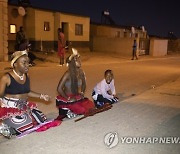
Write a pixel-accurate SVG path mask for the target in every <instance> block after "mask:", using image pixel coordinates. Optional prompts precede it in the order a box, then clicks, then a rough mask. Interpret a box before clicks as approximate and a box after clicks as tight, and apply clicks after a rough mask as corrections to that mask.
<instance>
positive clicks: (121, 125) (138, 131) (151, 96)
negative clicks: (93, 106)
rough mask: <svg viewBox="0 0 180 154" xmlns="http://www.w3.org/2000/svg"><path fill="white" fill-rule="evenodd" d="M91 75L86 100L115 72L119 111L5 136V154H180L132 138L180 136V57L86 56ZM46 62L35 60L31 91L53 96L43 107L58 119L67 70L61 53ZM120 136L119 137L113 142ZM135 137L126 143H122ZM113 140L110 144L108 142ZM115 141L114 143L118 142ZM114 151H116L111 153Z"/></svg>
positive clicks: (0, 145) (1, 149)
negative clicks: (60, 90)
mask: <svg viewBox="0 0 180 154" xmlns="http://www.w3.org/2000/svg"><path fill="white" fill-rule="evenodd" d="M80 54H81V59H82V68H83V70H84V71H85V73H86V80H87V89H86V96H87V97H88V98H90V99H91V92H92V89H93V87H94V86H95V84H96V83H97V82H99V81H100V80H101V79H102V78H103V73H104V71H105V70H106V69H112V70H113V72H114V76H115V85H116V91H117V94H118V96H119V98H120V101H119V102H118V103H117V104H114V105H113V108H112V109H110V110H108V111H105V112H103V113H99V114H97V115H95V116H92V117H88V118H86V119H83V120H81V121H79V122H74V120H75V119H70V120H65V121H63V122H62V124H61V125H60V126H58V127H54V128H51V129H48V130H47V131H45V132H41V133H37V132H34V133H31V134H29V135H28V136H25V137H23V138H20V139H18V138H13V139H10V140H9V139H6V138H4V137H3V136H0V153H3V154H10V153H15V154H21V153H22V154H29V153H31V154H39V153H45V154H46V153H47V154H50V153H52V154H58V153H64V154H66V153H69V154H71V153H78V154H86V153H87V154H92V153H96V154H105V153H113V154H119V153H123V154H136V153H137V154H145V153H149V154H150V153H154V154H156V153H157V154H169V153H171V154H179V151H180V146H179V143H180V142H179V143H174V144H173V143H163V144H162V143H132V142H130V139H131V138H132V137H146V138H148V137H151V138H152V137H156V138H161V137H180V133H179V128H180V69H179V68H180V55H169V56H165V57H156V58H155V57H150V56H140V57H139V60H134V61H132V60H130V59H131V57H121V56H119V55H117V54H102V53H95V52H91V53H88V52H80ZM36 55H37V56H39V57H41V58H45V61H44V62H43V61H39V60H35V63H36V66H34V67H31V68H30V71H29V73H30V76H31V89H32V90H34V91H37V92H41V93H47V94H49V95H50V96H51V101H49V102H47V103H46V102H43V101H40V100H38V99H32V98H31V99H30V100H33V101H35V102H37V104H38V107H39V109H40V110H41V111H43V112H44V113H45V114H46V115H47V117H48V118H55V117H56V116H57V115H58V110H57V108H56V106H55V97H56V95H57V92H56V88H57V84H58V82H59V80H60V78H61V76H62V75H63V73H64V72H65V71H66V69H67V68H66V67H65V66H63V67H60V66H58V62H59V59H58V57H57V55H56V54H55V53H47V54H46V53H44V54H42V53H41V54H40V53H36ZM0 66H1V67H0V75H2V74H3V73H5V72H6V71H9V69H10V68H9V67H10V65H9V63H7V62H0ZM110 135H111V137H112V135H114V136H113V137H114V138H110ZM125 137H126V138H127V137H129V140H126V143H123V140H122V138H125ZM107 138H108V139H107ZM112 139H113V140H112ZM111 147H112V148H111Z"/></svg>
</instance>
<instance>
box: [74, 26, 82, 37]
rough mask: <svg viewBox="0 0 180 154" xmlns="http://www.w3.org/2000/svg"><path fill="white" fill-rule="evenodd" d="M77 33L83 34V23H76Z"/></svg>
mask: <svg viewBox="0 0 180 154" xmlns="http://www.w3.org/2000/svg"><path fill="white" fill-rule="evenodd" d="M75 35H83V25H82V24H76V25H75Z"/></svg>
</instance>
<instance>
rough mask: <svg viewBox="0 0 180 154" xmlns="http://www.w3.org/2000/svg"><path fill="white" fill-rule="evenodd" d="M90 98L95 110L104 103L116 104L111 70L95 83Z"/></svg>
mask: <svg viewBox="0 0 180 154" xmlns="http://www.w3.org/2000/svg"><path fill="white" fill-rule="evenodd" d="M92 98H93V100H94V104H95V106H96V107H97V108H99V107H102V106H103V105H104V104H105V103H110V104H113V103H116V102H118V97H117V96H116V90H115V85H114V77H113V72H112V70H106V71H105V73H104V79H103V80H102V81H101V82H99V83H97V85H96V86H95V87H94V89H93V92H92Z"/></svg>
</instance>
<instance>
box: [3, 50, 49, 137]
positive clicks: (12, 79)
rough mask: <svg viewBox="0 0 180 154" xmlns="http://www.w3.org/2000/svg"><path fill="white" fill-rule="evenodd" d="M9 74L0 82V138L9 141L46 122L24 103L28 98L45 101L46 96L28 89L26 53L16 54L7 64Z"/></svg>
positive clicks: (19, 52)
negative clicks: (7, 138)
mask: <svg viewBox="0 0 180 154" xmlns="http://www.w3.org/2000/svg"><path fill="white" fill-rule="evenodd" d="M11 66H12V68H13V69H12V71H10V72H7V73H5V74H4V75H3V76H2V77H1V79H0V99H1V100H0V104H1V106H0V120H1V125H0V134H3V135H4V136H6V137H11V135H12V134H15V135H19V134H21V133H23V132H25V131H26V130H28V129H31V128H33V127H34V126H37V125H38V124H41V123H44V122H45V121H46V116H45V115H44V114H43V113H42V112H41V111H39V110H38V109H37V105H36V104H35V103H32V102H28V101H27V99H28V97H36V98H40V99H43V100H45V101H48V100H49V98H50V97H49V96H48V95H46V94H40V93H37V92H34V91H32V90H31V89H30V79H29V75H28V70H29V58H28V54H27V51H26V50H25V51H16V52H14V53H13V55H12V60H11Z"/></svg>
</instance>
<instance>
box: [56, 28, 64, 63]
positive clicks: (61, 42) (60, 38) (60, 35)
mask: <svg viewBox="0 0 180 154" xmlns="http://www.w3.org/2000/svg"><path fill="white" fill-rule="evenodd" d="M65 44H66V42H65V39H64V33H63V32H62V28H58V56H59V57H60V66H63V65H64V56H65Z"/></svg>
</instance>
